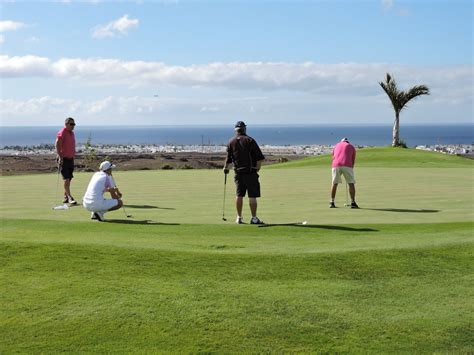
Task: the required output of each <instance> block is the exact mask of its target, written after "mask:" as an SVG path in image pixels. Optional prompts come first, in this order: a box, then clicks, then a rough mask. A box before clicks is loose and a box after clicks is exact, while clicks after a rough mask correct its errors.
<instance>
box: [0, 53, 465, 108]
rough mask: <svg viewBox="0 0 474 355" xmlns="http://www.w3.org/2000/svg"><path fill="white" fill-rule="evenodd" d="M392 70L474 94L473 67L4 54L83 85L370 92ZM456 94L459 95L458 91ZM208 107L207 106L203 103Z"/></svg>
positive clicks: (36, 71) (23, 72)
mask: <svg viewBox="0 0 474 355" xmlns="http://www.w3.org/2000/svg"><path fill="white" fill-rule="evenodd" d="M386 72H390V73H392V74H393V75H394V77H395V78H396V79H397V81H398V83H399V86H400V88H402V89H405V88H407V87H408V86H412V85H416V84H425V85H427V86H428V87H430V89H432V90H434V91H436V90H439V92H444V94H443V95H444V96H449V95H450V93H453V92H455V95H460V94H461V97H459V99H461V100H465V99H469V98H470V97H471V96H472V86H473V81H474V80H473V71H472V66H468V65H464V66H462V65H461V66H408V65H392V64H383V63H367V64H357V63H337V64H318V63H314V62H307V63H283V62H280V63H272V62H245V63H242V62H231V63H209V64H200V65H190V66H169V65H166V64H164V63H161V62H145V61H122V60H118V59H97V58H86V59H80V58H63V59H59V60H57V61H54V62H53V61H51V60H49V59H48V58H45V57H38V56H31V55H30V56H17V57H9V56H6V55H0V75H1V76H2V77H3V78H20V77H22V78H31V77H51V78H59V79H64V80H75V81H79V83H75V86H78V85H79V84H84V85H88V86H90V85H96V86H107V85H114V86H120V85H123V86H125V87H127V88H140V87H153V90H154V89H155V88H156V87H166V86H168V87H176V88H180V87H181V88H200V87H201V88H210V89H219V88H224V89H231V90H239V91H241V90H260V91H265V92H271V91H289V92H308V93H312V94H319V95H338V96H341V95H346V96H357V97H360V96H370V95H378V94H380V87H379V85H378V82H379V81H381V80H383V78H384V76H385V73H386ZM453 95H454V94H453ZM201 107H203V105H201Z"/></svg>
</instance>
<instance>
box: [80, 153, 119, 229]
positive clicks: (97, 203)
mask: <svg viewBox="0 0 474 355" xmlns="http://www.w3.org/2000/svg"><path fill="white" fill-rule="evenodd" d="M113 168H115V165H112V163H110V162H109V161H104V162H102V163H101V164H100V167H99V170H100V171H98V172H96V173H95V174H94V175H93V176H92V179H91V181H90V182H89V185H88V186H87V191H86V194H85V195H84V197H83V198H82V205H83V206H84V208H86V209H87V210H88V211H91V219H97V220H99V221H101V222H103V221H105V218H104V214H105V213H106V212H109V211H115V210H118V209H119V208H121V207H122V206H123V202H122V193H121V192H120V191H119V189H118V188H117V187H116V186H115V181H114V179H113V177H112V169H113ZM105 192H109V193H110V196H111V197H112V198H104V193H105Z"/></svg>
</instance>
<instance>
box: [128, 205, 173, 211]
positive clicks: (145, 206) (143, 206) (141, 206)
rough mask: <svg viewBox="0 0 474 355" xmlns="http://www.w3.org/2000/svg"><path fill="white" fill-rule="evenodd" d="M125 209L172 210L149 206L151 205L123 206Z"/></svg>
mask: <svg viewBox="0 0 474 355" xmlns="http://www.w3.org/2000/svg"><path fill="white" fill-rule="evenodd" d="M125 207H127V208H128V207H130V208H142V209H152V208H157V209H159V210H174V208H172V207H159V206H151V205H125Z"/></svg>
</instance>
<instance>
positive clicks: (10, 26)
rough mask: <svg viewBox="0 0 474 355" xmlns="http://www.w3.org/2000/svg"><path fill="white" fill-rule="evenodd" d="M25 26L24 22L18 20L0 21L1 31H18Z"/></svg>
mask: <svg viewBox="0 0 474 355" xmlns="http://www.w3.org/2000/svg"><path fill="white" fill-rule="evenodd" d="M22 27H25V24H24V23H23V22H16V21H10V20H7V21H0V32H7V31H17V30H19V29H20V28H22Z"/></svg>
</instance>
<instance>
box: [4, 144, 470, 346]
mask: <svg viewBox="0 0 474 355" xmlns="http://www.w3.org/2000/svg"><path fill="white" fill-rule="evenodd" d="M398 152H401V153H400V154H403V157H402V158H400V157H399V156H398V155H396V156H395V157H392V156H391V155H392V154H398ZM410 153H412V154H413V155H410ZM420 153H421V155H420ZM364 154H368V155H366V156H365V158H367V159H366V160H367V161H370V162H367V163H365V162H364V161H365V160H364ZM376 156H377V157H378V156H380V157H383V156H386V160H383V159H379V161H380V163H379V165H377V166H371V165H370V164H372V163H374V162H375V161H377V159H378V158H377V159H376V158H375V157H376ZM440 156H441V157H442V158H443V159H445V158H447V159H448V160H447V161H441V160H439V159H438V156H436V157H435V158H433V155H431V154H429V153H427V152H418V151H414V150H387V149H385V148H384V149H378V150H377V149H373V150H371V151H369V150H362V151H360V152H359V158H360V164H359V165H358V167H357V168H356V178H357V180H358V183H357V188H358V202H359V204H360V205H361V207H363V208H362V209H360V210H350V209H345V208H338V209H335V210H334V209H329V208H327V201H328V194H329V188H330V169H329V165H328V164H327V161H326V160H327V158H326V157H319V158H309V159H307V160H303V161H298V162H292V163H289V164H288V165H286V164H285V165H283V164H282V165H281V166H279V167H278V168H273V167H265V168H264V169H263V170H262V173H261V181H262V190H263V191H262V193H263V198H262V199H261V201H260V205H259V211H260V212H259V215H260V216H261V217H262V218H263V219H264V220H265V221H266V222H267V223H268V224H267V225H266V226H263V227H256V226H250V225H243V226H237V225H235V224H233V223H232V222H233V217H234V211H233V201H232V195H233V186H232V185H233V184H232V183H231V182H228V186H227V203H226V214H227V216H228V219H229V222H223V221H222V220H221V217H222V194H223V176H222V172H220V171H210V170H199V171H141V172H120V171H117V172H116V174H115V175H116V181H117V182H118V183H119V185H120V186H121V189H122V190H123V192H124V195H125V196H124V197H125V204H126V209H127V213H129V214H132V215H133V216H134V218H131V219H127V218H125V216H124V214H123V211H116V212H113V213H110V214H107V215H106V217H107V218H108V222H107V223H98V222H93V221H90V220H89V214H88V213H87V212H86V211H85V210H84V209H83V208H82V207H74V208H71V209H69V210H66V211H53V210H51V206H52V205H54V204H57V199H55V198H54V195H55V192H56V185H55V183H56V181H57V180H56V177H57V176H55V175H30V176H16V177H4V178H0V213H1V219H0V223H1V234H0V352H1V353H12V352H27V353H38V352H45V353H50V352H57V351H62V352H74V353H77V352H138V353H144V352H179V353H182V352H221V353H228V352H252V353H255V352H369V353H386V352H405V353H420V352H424V353H425V352H429V353H432V352H456V353H467V352H472V351H473V350H474V339H473V336H472V334H473V333H474V332H473V330H474V329H473V320H474V319H473V316H472V315H473V311H474V310H473V302H472V299H474V297H473V296H474V294H473V293H474V292H473V288H472V284H473V274H474V273H473V271H474V270H473V266H472V255H473V252H474V250H473V249H474V248H473V239H474V238H473V227H474V223H473V217H474V215H473V212H472V211H473V197H472V196H473V194H472V192H473V186H474V184H473V183H474V176H473V171H472V162H471V161H469V160H462V162H459V161H458V158H457V157H449V156H444V155H440ZM369 158H370V159H369ZM450 158H451V159H453V160H451V159H450ZM405 160H410V161H411V162H412V163H413V162H414V161H418V163H417V164H419V165H417V164H412V165H408V166H405V167H403V168H402V167H400V166H399V165H400V164H403V163H404V161H405ZM325 161H326V162H325ZM420 162H424V163H422V164H421V163H420ZM301 163H304V164H303V165H300V164H301ZM367 164H369V165H367ZM407 164H408V163H407ZM297 166H300V168H295V167H297ZM89 178H90V174H78V175H77V178H76V179H75V181H74V184H73V191H74V192H75V196H76V197H77V198H79V197H80V196H81V192H82V191H84V189H85V186H86V184H87V182H88V179H89ZM344 195H345V191H344V190H341V191H339V193H338V200H337V203H338V205H342V204H343V203H344V199H345V196H344ZM245 209H246V211H248V207H247V206H245ZM247 216H248V212H247ZM302 220H307V221H308V224H307V225H301V223H298V222H301V221H302Z"/></svg>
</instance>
